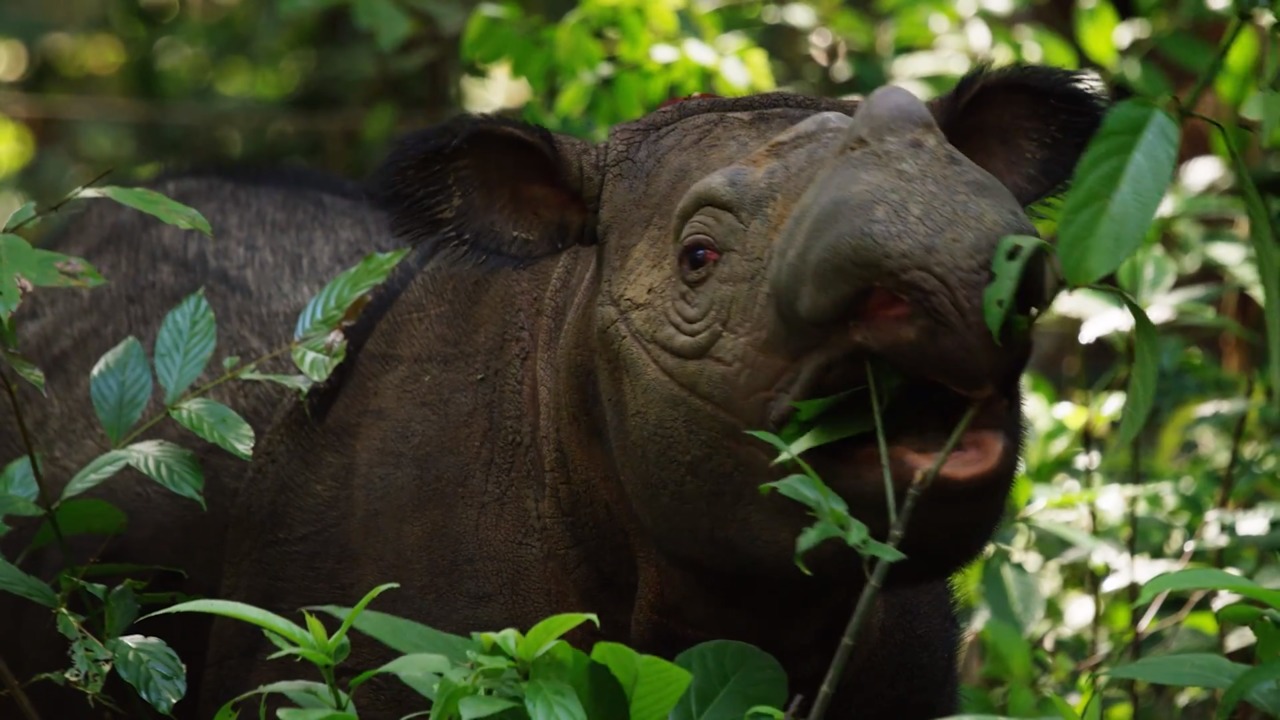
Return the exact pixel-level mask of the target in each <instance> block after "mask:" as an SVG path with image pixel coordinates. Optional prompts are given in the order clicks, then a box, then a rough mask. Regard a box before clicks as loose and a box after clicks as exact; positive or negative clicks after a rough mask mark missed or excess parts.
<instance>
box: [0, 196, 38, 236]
mask: <svg viewBox="0 0 1280 720" xmlns="http://www.w3.org/2000/svg"><path fill="white" fill-rule="evenodd" d="M35 216H36V201H35V200H28V201H27V202H25V203H23V204H22V205H19V206H18V209H17V210H14V211H13V213H11V214H10V215H9V217H8V219H6V220H5V221H4V223H0V232H13V231H14V230H16V229H17V228H18V226H19V225H23V224H25V223H27V222H28V221H30V220H31V218H33V217H35Z"/></svg>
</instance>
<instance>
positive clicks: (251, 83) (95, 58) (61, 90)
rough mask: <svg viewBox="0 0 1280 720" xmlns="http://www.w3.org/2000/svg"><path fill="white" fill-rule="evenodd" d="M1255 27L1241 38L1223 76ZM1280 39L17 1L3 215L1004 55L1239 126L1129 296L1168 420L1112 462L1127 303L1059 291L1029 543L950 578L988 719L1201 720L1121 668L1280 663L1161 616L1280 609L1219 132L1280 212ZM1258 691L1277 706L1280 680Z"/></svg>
mask: <svg viewBox="0 0 1280 720" xmlns="http://www.w3.org/2000/svg"><path fill="white" fill-rule="evenodd" d="M1237 14H1242V16H1243V17H1244V19H1245V22H1244V23H1243V30H1242V32H1240V33H1239V34H1238V35H1236V36H1235V39H1234V40H1233V41H1232V42H1231V44H1230V46H1229V47H1227V48H1226V50H1225V52H1224V53H1221V54H1220V53H1219V52H1218V45H1219V43H1221V42H1222V40H1223V34H1224V30H1225V29H1226V28H1227V26H1228V24H1229V22H1230V21H1231V19H1232V17H1233V16H1235V15H1237ZM1275 20H1276V16H1275V10H1274V8H1271V9H1268V4H1267V3H1249V2H1244V0H1240V1H1239V2H1237V3H1235V4H1234V5H1233V3H1232V2H1230V0H1176V1H1172V2H1171V1H1169V0H1116V1H1115V2H1111V1H1109V0H1039V1H1032V0H957V1H956V2H951V1H950V0H945V1H944V0H873V1H872V2H864V3H856V4H855V3H841V2H837V1H836V0H808V1H797V2H785V3H778V2H763V1H761V0H660V1H657V2H645V1H643V0H582V1H581V2H571V1H569V0H529V1H523V2H522V1H515V0H508V1H506V2H498V3H492V2H486V3H481V4H474V3H472V2H470V1H469V0H278V2H253V1H252V0H59V2H48V1H47V0H43V1H40V0H7V2H5V3H3V4H0V217H5V216H7V214H8V212H9V211H11V210H13V209H15V208H17V207H18V206H20V205H21V204H22V203H23V202H25V201H26V200H27V199H35V200H37V201H38V202H39V203H40V204H41V206H42V207H43V206H45V205H47V204H50V203H52V202H54V201H55V200H56V199H57V198H58V197H59V196H60V195H61V194H63V193H65V192H66V191H67V190H69V189H71V188H72V187H75V186H77V185H79V184H80V183H82V182H85V181H87V180H89V179H91V178H92V177H94V176H97V175H98V174H99V173H101V172H102V171H103V170H106V169H109V168H110V169H113V170H114V173H113V175H112V177H111V181H112V182H123V181H127V180H131V179H137V178H144V177H147V176H149V175H153V174H154V173H156V172H159V171H160V170H162V169H163V168H171V167H172V168H180V167H184V166H190V165H206V164H218V163H227V162H249V163H273V162H296V163H303V164H306V165H310V166H315V167H322V168H328V169H332V170H335V171H338V172H342V173H344V174H348V175H359V174H362V173H364V172H367V171H368V170H369V169H370V168H371V167H372V164H373V163H375V162H376V161H377V159H378V157H379V153H380V151H381V149H382V148H383V147H384V146H385V144H386V143H387V142H388V140H389V139H390V138H391V137H392V136H393V135H394V134H395V133H397V132H399V131H401V130H404V129H406V128H411V127H419V126H423V125H425V124H428V123H429V122H431V121H433V120H436V119H439V118H441V117H443V116H446V115H448V114H450V113H453V112H456V111H459V110H472V111H483V112H514V113H519V114H522V115H523V116H524V117H526V118H529V119H532V120H535V121H537V122H540V123H543V124H545V125H547V126H549V127H552V128H555V129H558V130H562V131H565V132H570V133H574V134H578V135H582V136H584V137H594V138H599V137H602V136H603V135H604V134H605V133H606V132H607V130H608V128H609V127H610V126H611V125H613V124H615V123H618V122H621V121H626V120H630V119H634V118H636V117H639V116H641V115H643V114H645V113H647V112H650V111H652V110H653V109H655V108H656V107H657V106H658V105H660V104H661V103H662V102H663V101H665V100H667V99H669V98H672V97H679V96H683V95H688V94H691V93H696V92H713V93H717V94H722V95H737V94H746V93H752V92H759V91H766V90H772V89H788V90H795V91H800V92H809V93H817V94H823V95H849V94H857V93H865V92H868V91H869V90H871V89H873V88H875V87H878V86H880V85H882V84H884V83H886V82H893V83H898V84H901V85H903V86H905V87H907V88H909V89H911V90H912V91H913V92H916V93H917V94H919V95H921V96H925V97H928V96H932V95H934V94H936V93H939V92H942V91H944V90H945V89H946V88H947V87H949V86H950V85H951V84H952V83H953V82H954V81H955V79H956V78H957V77H958V76H959V75H960V74H961V73H963V72H965V71H966V70H968V69H970V68H971V67H972V66H973V65H974V64H975V63H977V62H979V61H982V60H991V61H993V62H995V63H997V64H1003V63H1007V62H1013V61H1027V62H1036V63H1045V64H1051V65H1057V66H1062V67H1073V68H1074V67H1086V68H1090V69H1093V70H1095V71H1096V72H1097V73H1098V74H1099V75H1100V76H1101V77H1102V78H1104V79H1105V80H1106V81H1107V82H1108V83H1109V84H1111V85H1112V86H1113V87H1118V88H1123V89H1125V90H1126V91H1127V92H1132V93H1136V94H1137V95H1140V96H1145V97H1148V98H1152V99H1155V100H1158V101H1169V100H1170V98H1171V97H1177V98H1179V99H1180V100H1181V101H1183V102H1184V103H1187V104H1189V105H1191V106H1193V107H1190V108H1189V109H1191V110H1195V111H1197V112H1199V113H1203V114H1205V115H1208V116H1210V117H1212V118H1213V119H1215V120H1216V121H1218V122H1222V123H1225V124H1226V125H1227V128H1226V134H1224V132H1219V131H1218V130H1217V129H1215V128H1214V126H1213V125H1211V124H1209V123H1204V122H1197V121H1194V120H1188V121H1187V122H1184V123H1183V126H1182V136H1181V148H1180V152H1179V156H1178V169H1177V171H1176V173H1175V177H1174V179H1173V180H1174V181H1173V183H1172V184H1171V185H1170V186H1169V187H1168V189H1167V190H1166V193H1165V195H1164V198H1163V202H1162V203H1161V206H1160V209H1159V211H1158V212H1157V218H1156V222H1155V223H1154V225H1153V226H1152V228H1151V229H1150V231H1149V232H1148V233H1147V235H1146V237H1145V239H1144V241H1143V244H1142V247H1141V248H1140V249H1139V250H1138V252H1137V254H1136V255H1134V256H1133V257H1132V258H1130V259H1129V260H1127V261H1126V262H1125V264H1124V265H1122V266H1121V268H1120V269H1119V270H1118V271H1117V272H1116V273H1115V274H1114V275H1113V276H1111V277H1109V278H1108V279H1107V280H1106V282H1108V283H1112V284H1114V285H1117V286H1118V287H1121V288H1123V289H1124V290H1126V291H1127V292H1129V293H1130V294H1131V295H1132V296H1133V297H1135V298H1136V299H1137V301H1138V302H1139V303H1140V305H1141V306H1142V307H1143V309H1145V310H1146V312H1147V314H1148V315H1149V316H1150V318H1151V319H1152V321H1153V322H1154V323H1155V324H1156V326H1157V328H1158V330H1159V341H1158V342H1159V345H1158V354H1157V367H1158V374H1159V385H1158V387H1159V392H1158V395H1157V397H1156V399H1155V407H1154V411H1153V415H1152V417H1151V420H1150V422H1149V423H1148V424H1147V426H1146V429H1145V430H1144V432H1142V433H1141V434H1140V435H1139V437H1138V440H1137V441H1136V442H1135V443H1134V444H1133V445H1132V446H1120V445H1118V444H1117V443H1116V442H1115V431H1116V426H1117V423H1118V420H1119V417H1120V415H1121V411H1122V409H1123V407H1124V401H1125V397H1124V393H1123V392H1122V390H1121V389H1122V388H1123V387H1124V380H1125V376H1126V373H1127V372H1128V368H1127V366H1126V364H1125V362H1124V358H1125V356H1126V348H1127V347H1128V342H1129V337H1130V333H1131V331H1132V320H1131V319H1130V316H1129V314H1128V312H1127V311H1126V309H1125V307H1124V306H1123V305H1122V304H1121V303H1119V301H1118V300H1116V299H1115V298H1114V297H1113V296H1112V295H1109V294H1107V293H1102V292H1096V291H1092V290H1088V289H1083V290H1075V291H1072V292H1070V293H1067V294H1064V295H1062V296H1060V297H1059V298H1058V300H1057V301H1056V302H1055V303H1054V305H1053V307H1052V309H1051V311H1050V312H1049V313H1048V314H1047V315H1046V316H1045V317H1042V318H1041V319H1040V320H1039V323H1038V327H1039V345H1038V348H1039V349H1038V351H1037V355H1036V357H1035V358H1034V360H1033V369H1032V371H1031V372H1029V373H1028V374H1027V376H1026V379H1025V386H1026V390H1027V401H1026V414H1027V418H1028V423H1029V439H1028V443H1027V447H1026V458H1025V464H1024V468H1023V470H1022V471H1021V472H1020V474H1019V476H1018V480H1017V485H1016V487H1015V492H1014V494H1013V497H1012V498H1011V500H1010V503H1009V508H1008V522H1007V523H1006V524H1005V526H1004V528H1003V529H1002V530H1001V532H1000V535H999V536H998V538H997V541H996V542H995V543H994V544H993V545H992V546H991V548H989V551H988V552H987V554H986V556H985V557H984V558H983V559H982V560H980V561H979V562H977V563H975V564H974V565H973V566H971V567H970V568H968V569H967V570H966V571H964V572H963V573H961V574H960V575H959V576H958V577H957V578H956V582H955V587H956V591H957V594H958V597H959V599H960V602H961V606H962V607H963V608H964V617H965V622H966V629H967V630H969V631H971V632H970V635H969V639H968V640H967V641H966V645H965V650H964V675H963V677H964V682H965V697H966V706H967V709H968V710H970V711H972V712H975V713H991V714H997V715H1006V716H1010V717H1042V716H1047V717H1055V718H1057V717H1062V718H1077V717H1079V718H1107V719H1108V720H1126V719H1129V718H1143V719H1156V718H1170V717H1183V718H1209V717H1214V716H1215V715H1214V714H1215V712H1216V709H1217V707H1218V705H1217V703H1218V701H1219V699H1220V698H1221V697H1222V695H1223V692H1222V691H1223V690H1224V689H1225V688H1222V687H1217V688H1215V687H1211V686H1189V687H1184V686H1179V685H1177V684H1161V683H1159V682H1155V683H1148V682H1137V683H1136V684H1135V683H1133V682H1131V681H1129V680H1125V679H1110V678H1109V677H1108V675H1107V670H1108V669H1109V668H1114V667H1116V666H1118V665H1120V664H1121V663H1123V662H1125V661H1127V660H1130V659H1133V658H1138V657H1157V658H1158V657H1160V656H1163V655H1169V654H1173V653H1210V654H1214V655H1217V656H1218V657H1219V658H1225V659H1228V660H1230V661H1232V662H1235V663H1238V664H1240V665H1242V666H1248V665H1255V664H1263V663H1265V662H1268V661H1274V660H1275V659H1276V658H1277V657H1278V656H1280V644H1278V643H1277V642H1276V640H1277V638H1280V628H1278V627H1277V625H1276V616H1275V613H1274V612H1272V613H1270V614H1267V613H1266V612H1262V611H1261V610H1259V611H1258V612H1256V613H1255V612H1247V611H1244V610H1241V608H1242V607H1245V606H1242V605H1241V598H1240V596H1239V595H1234V594H1232V593H1230V592H1222V591H1215V590H1199V591H1194V592H1170V593H1169V594H1167V595H1158V596H1156V597H1155V598H1154V599H1145V600H1143V601H1140V600H1142V599H1141V598H1140V597H1139V588H1140V586H1141V585H1142V584H1144V583H1146V582H1148V581H1149V580H1150V579H1152V578H1153V577H1155V576H1156V575H1158V574H1160V573H1162V572H1166V571H1170V570H1176V569H1180V568H1185V567H1191V566H1200V565H1203V566H1213V567H1218V568H1225V569H1229V570H1231V571H1232V572H1235V573H1238V574H1241V575H1244V576H1247V577H1250V578H1253V579H1254V581H1256V582H1257V583H1260V584H1262V585H1264V586H1269V587H1280V564H1278V563H1277V562H1276V560H1277V550H1280V523H1277V519H1276V516H1277V509H1278V508H1280V504H1278V503H1280V443H1278V442H1277V440H1276V436H1277V435H1276V428H1277V427H1280V425H1278V424H1277V422H1276V418H1275V417H1274V413H1272V414H1268V412H1269V411H1268V406H1267V403H1266V395H1267V393H1273V394H1274V393H1276V392H1277V388H1274V387H1268V384H1267V383H1266V382H1265V380H1263V379H1261V378H1262V376H1261V375H1258V374H1257V371H1258V370H1259V368H1260V366H1261V364H1262V363H1263V362H1264V361H1265V353H1264V351H1263V347H1264V346H1263V343H1262V337H1263V336H1264V335H1265V330H1264V327H1263V321H1262V311H1261V307H1262V305H1263V301H1264V295H1265V293H1264V291H1263V280H1264V277H1263V275H1262V274H1261V273H1260V271H1259V269H1258V263H1257V259H1256V254H1255V249H1254V246H1253V245H1251V244H1250V241H1249V223H1250V219H1249V217H1248V215H1247V212H1246V205H1245V201H1244V199H1243V197H1242V194H1241V189H1240V179H1241V178H1240V177H1239V173H1238V171H1237V168H1236V167H1234V166H1233V163H1232V160H1231V157H1230V154H1229V153H1228V149H1227V146H1226V144H1225V142H1224V139H1223V138H1224V137H1225V136H1229V137H1231V138H1233V140H1234V142H1235V143H1236V147H1237V148H1238V149H1239V150H1240V151H1241V152H1242V153H1243V162H1244V166H1245V167H1246V168H1247V172H1248V173H1249V175H1250V177H1251V179H1252V180H1253V181H1254V182H1256V183H1257V185H1258V187H1259V189H1260V190H1261V192H1262V194H1263V195H1264V196H1265V202H1266V206H1265V207H1266V210H1267V212H1269V213H1270V214H1271V216H1272V218H1273V219H1274V217H1275V216H1276V214H1277V210H1278V209H1280V204H1278V203H1276V202H1275V199H1274V198H1275V196H1276V195H1277V193H1278V191H1280V155H1278V154H1277V152H1276V150H1277V149H1280V78H1278V75H1277V69H1278V68H1280V55H1278V54H1277V49H1276V42H1275V40H1276V37H1275ZM1219 56H1220V57H1221V66H1220V67H1218V68H1214V67H1213V65H1214V63H1215V58H1217V57H1219ZM1202 78H1209V80H1207V81H1206V82H1202V81H1201V79H1202ZM1046 213H1047V214H1046V217H1045V218H1043V219H1042V220H1041V221H1040V223H1039V224H1040V227H1041V230H1042V231H1043V232H1045V233H1046V234H1047V235H1048V236H1052V234H1053V231H1054V229H1055V227H1056V225H1055V222H1054V212H1053V208H1047V209H1046ZM1273 222H1274V220H1273ZM1271 302H1273V303H1274V302H1276V300H1275V299H1274V298H1272V299H1271ZM1253 609H1256V608H1253ZM1266 683H1270V685H1267V684H1266ZM1259 687H1260V688H1262V690H1268V689H1270V690H1275V689H1276V687H1277V685H1276V679H1275V677H1274V676H1272V677H1270V678H1267V679H1264V683H1263V684H1262V685H1260V686H1259ZM1262 690H1260V692H1261V691H1262ZM1242 707H1245V706H1242ZM1239 717H1247V715H1239Z"/></svg>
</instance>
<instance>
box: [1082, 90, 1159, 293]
mask: <svg viewBox="0 0 1280 720" xmlns="http://www.w3.org/2000/svg"><path fill="white" fill-rule="evenodd" d="M1178 139H1179V130H1178V124H1177V122H1175V121H1174V119H1173V118H1172V117H1170V116H1169V114H1168V113H1166V112H1165V111H1164V110H1161V109H1160V108H1158V107H1155V106H1154V105H1150V104H1148V103H1146V102H1144V101H1142V100H1122V101H1121V102H1119V103H1116V105H1115V106H1114V107H1113V108H1112V109H1111V111H1110V112H1108V113H1107V115H1106V117H1105V118H1103V121H1102V126H1101V127H1100V128H1099V129H1098V133H1097V134H1096V135H1095V136H1094V137H1093V139H1092V140H1091V141H1090V142H1089V145H1088V147H1087V148H1086V149H1085V152H1084V155H1083V156H1082V157H1081V158H1080V162H1079V164H1078V165H1076V170H1075V174H1074V175H1073V176H1072V182H1071V190H1070V192H1068V193H1067V198H1066V200H1065V201H1064V203H1063V207H1062V218H1061V220H1060V221H1059V223H1058V257H1059V259H1060V260H1061V261H1062V271H1063V274H1064V275H1065V276H1066V279H1067V282H1068V283H1070V284H1071V285H1073V286H1079V285H1088V284H1089V283H1092V282H1096V281H1097V280H1099V279H1101V278H1103V277H1105V276H1106V275H1107V274H1109V273H1111V272H1112V271H1114V270H1115V269H1116V268H1117V267H1119V266H1120V263H1121V262H1123V261H1124V260H1125V258H1127V257H1129V255H1131V254H1133V252H1134V250H1136V249H1138V247H1139V246H1140V245H1141V244H1142V241H1143V239H1144V238H1145V237H1146V234H1147V228H1148V227H1150V225H1151V221H1152V219H1153V218H1154V217H1155V214H1156V208H1157V207H1158V206H1159V205H1160V201H1161V200H1162V199H1163V198H1164V191H1165V188H1166V187H1167V186H1168V185H1169V181H1170V179H1171V178H1172V177H1173V169H1174V165H1175V164H1176V163H1177V157H1178Z"/></svg>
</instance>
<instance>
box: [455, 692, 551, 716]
mask: <svg viewBox="0 0 1280 720" xmlns="http://www.w3.org/2000/svg"><path fill="white" fill-rule="evenodd" d="M529 684H530V685H532V684H533V683H529ZM514 707H520V703H518V702H516V701H515V700H508V699H507V698H501V697H496V696H494V695H468V696H466V697H464V698H462V699H460V700H458V714H459V715H461V716H462V720H473V719H474V718H485V717H489V716H491V715H497V714H498V713H500V712H502V711H504V710H510V709H511V708H514Z"/></svg>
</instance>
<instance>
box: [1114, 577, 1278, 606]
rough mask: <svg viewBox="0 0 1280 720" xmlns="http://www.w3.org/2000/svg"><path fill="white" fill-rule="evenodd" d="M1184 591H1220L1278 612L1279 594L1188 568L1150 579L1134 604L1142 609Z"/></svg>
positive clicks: (1241, 579) (1241, 580)
mask: <svg viewBox="0 0 1280 720" xmlns="http://www.w3.org/2000/svg"><path fill="white" fill-rule="evenodd" d="M1185 590H1223V591H1226V592H1230V593H1235V594H1237V595H1243V596H1244V597H1247V598H1251V599H1253V600H1257V601H1259V602H1263V603H1266V604H1267V605H1269V606H1271V607H1272V608H1275V609H1280V590H1271V589H1268V588H1264V587H1262V586H1261V585H1259V584H1257V583H1256V582H1254V581H1252V580H1250V579H1249V578H1247V577H1241V576H1240V575H1232V574H1231V573H1229V572H1226V571H1225V570H1219V569H1217V568H1208V567H1205V568H1188V569H1186V570H1178V571H1176V572H1170V573H1164V574H1162V575H1157V576H1155V577H1153V578H1151V579H1150V580H1148V581H1147V584H1146V585H1143V586H1142V592H1141V593H1139V594H1138V601H1137V604H1138V605H1146V604H1147V603H1149V602H1151V601H1152V600H1154V599H1155V597H1156V596H1157V595H1159V594H1160V593H1162V592H1166V591H1167V592H1171V593H1176V592H1182V591H1185Z"/></svg>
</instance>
